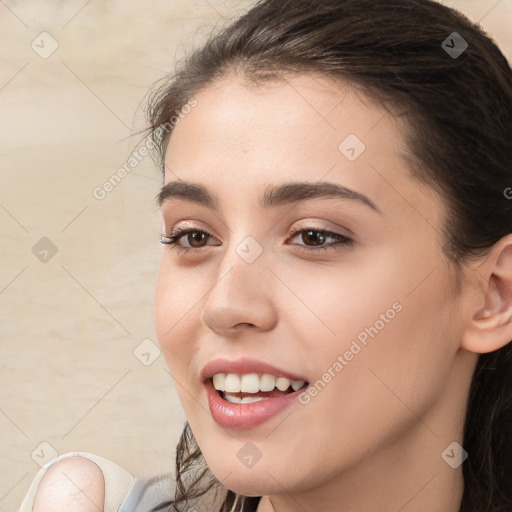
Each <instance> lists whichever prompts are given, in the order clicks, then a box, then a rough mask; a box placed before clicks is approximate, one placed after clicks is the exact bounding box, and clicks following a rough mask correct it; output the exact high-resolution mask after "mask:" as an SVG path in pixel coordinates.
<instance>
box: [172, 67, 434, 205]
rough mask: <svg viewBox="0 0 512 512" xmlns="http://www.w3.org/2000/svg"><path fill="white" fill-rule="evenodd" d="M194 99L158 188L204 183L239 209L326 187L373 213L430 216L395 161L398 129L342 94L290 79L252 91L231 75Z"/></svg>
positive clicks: (327, 84) (400, 150)
mask: <svg viewBox="0 0 512 512" xmlns="http://www.w3.org/2000/svg"><path fill="white" fill-rule="evenodd" d="M195 99H196V100H197V106H196V107H195V108H193V109H191V110H190V112H189V113H188V114H186V115H185V116H184V117H183V118H182V119H181V120H180V122H179V123H178V124H177V125H176V127H175V128H174V131H173V134H172V136H171V138H170V141H169V145H168V148H167V153H166V174H165V181H166V182H169V181H174V180H176V179H183V180H185V181H188V182H195V183H203V184H205V185H206V186H207V187H208V188H209V189H211V190H214V191H217V193H216V195H217V196H219V197H220V198H221V200H222V196H223V193H224V194H225V195H226V197H227V195H229V196H230V197H231V198H232V199H231V201H235V200H236V198H238V200H239V201H240V203H241V204H242V203H243V202H244V201H247V198H249V197H250V196H251V195H254V196H258V197H259V196H260V195H261V192H262V190H263V189H264V188H265V187H266V186H268V185H269V184H275V183H281V182H290V181H293V180H295V181H301V182H307V181H309V182H315V181H320V180H328V181H331V182H337V183H340V184H341V185H343V186H346V187H348V188H350V189H352V190H359V191H361V192H362V193H364V194H365V195H366V196H368V197H370V198H373V199H376V198H379V203H378V204H380V205H381V206H383V208H381V209H386V208H387V206H386V204H387V203H389V204H388V206H390V207H391V206H393V203H397V201H398V202H400V203H402V204H401V205H399V206H403V203H404V198H405V202H406V203H411V202H412V203H416V204H418V208H424V209H425V211H429V210H431V209H432V204H423V205H422V203H428V201H429V200H431V199H434V200H435V198H434V197H433V191H432V190H430V189H429V190H426V189H425V187H424V186H423V185H422V184H421V183H420V182H419V181H418V180H417V179H416V178H414V177H413V176H412V175H411V173H410V170H409V167H408V165H409V164H408V163H407V162H406V160H405V159H404V158H403V155H404V154H405V153H407V148H406V146H405V142H404V138H403V133H404V130H405V129H406V126H405V124H404V123H403V121H402V120H401V119H399V118H396V117H394V116H393V115H392V114H391V113H390V112H388V111H387V110H385V109H384V108H382V107H381V106H379V105H378V104H377V103H376V102H372V101H371V100H370V99H369V98H367V97H366V96H364V95H363V94H362V93H361V92H358V91H356V90H355V89H353V88H352V87H351V86H349V85H348V84H344V83H341V82H334V81H333V80H330V79H328V78H325V77H319V76H314V75H295V76H291V77H288V78H286V79H283V80H280V81H278V82H269V83H264V84H262V85H259V86H257V87H255V86H253V85H248V84H247V82H246V81H245V80H243V78H241V77H239V76H236V75H230V76H227V77H225V78H224V79H222V80H221V81H219V82H217V83H215V84H214V85H211V86H208V87H207V88H205V89H203V90H202V91H201V92H199V93H198V94H197V95H196V96H195ZM233 198H234V199H233ZM374 202H377V201H374Z"/></svg>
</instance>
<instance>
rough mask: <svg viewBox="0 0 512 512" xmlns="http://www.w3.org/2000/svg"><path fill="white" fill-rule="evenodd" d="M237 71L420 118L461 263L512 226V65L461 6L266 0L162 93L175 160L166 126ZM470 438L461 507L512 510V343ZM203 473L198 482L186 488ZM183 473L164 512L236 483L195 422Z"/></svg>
mask: <svg viewBox="0 0 512 512" xmlns="http://www.w3.org/2000/svg"><path fill="white" fill-rule="evenodd" d="M454 32H456V33H457V35H455V34H454ZM454 37H455V38H458V37H461V38H462V39H463V40H464V41H465V42H466V43H467V45H468V46H467V48H466V49H465V50H464V51H463V52H462V53H461V54H459V55H457V54H455V53H454V52H451V51H450V48H453V47H454V46H455V42H454V41H455V40H454V39H453V38H454ZM450 38H451V39H450ZM462 39H457V41H458V42H457V45H459V42H461V41H462ZM444 41H448V45H447V44H446V43H443V42H444ZM459 47H460V45H459ZM233 71H237V72H239V74H240V75H241V76H243V77H244V78H245V79H246V80H247V81H248V83H251V84H258V83H264V82H265V81H269V80H281V79H283V78H284V77H285V76H287V75H288V74H293V73H309V72H311V73H315V74H321V75H324V76H328V77H332V78H334V79H338V80H340V81H341V82H343V83H348V84H351V85H352V86H353V87H356V88H358V89H359V90H362V91H364V92H365V93H366V94H367V95H368V96H369V97H370V98H372V99H374V100H375V101H377V102H379V103H380V104H381V105H383V106H385V107H386V108H387V109H391V110H393V111H394V112H398V111H399V112H400V113H401V114H400V115H401V116H402V117H403V118H404V120H405V121H406V122H407V126H408V130H407V133H406V134H405V138H406V143H407V147H408V149H409V153H410V157H411V158H410V164H411V165H410V167H411V171H412V172H413V174H414V175H415V176H416V177H417V178H418V179H419V180H421V181H422V182H424V183H426V184H428V185H429V186H431V187H432V188H434V189H435V190H436V191H437V192H438V193H439V194H440V195H441V196H442V197H443V198H444V200H445V203H446V206H447V208H448V211H449V215H448V218H447V219H446V222H445V230H444V233H443V235H444V236H443V239H444V250H445V252H446V254H447V256H448V257H449V258H450V260H451V261H453V262H454V263H455V265H456V267H457V268H459V267H460V265H461V264H462V263H463V262H465V261H468V260H470V259H471V258H472V257H474V256H480V255H483V254H485V252H486V251H487V250H488V249H489V248H490V247H491V246H492V245H494V244H495V243H496V242H497V241H498V240H500V239H501V238H502V237H503V236H505V235H507V234H509V233H511V232H512V200H508V199H507V197H506V196H507V194H506V192H505V191H506V190H510V187H512V144H511V134H512V71H511V68H510V65H509V63H508V62H507V60H506V58H505V57H504V56H503V54H502V53H501V52H500V50H499V49H498V47H497V46H496V45H495V43H494V42H493V41H492V39H491V38H490V37H489V36H487V35H486V34H485V33H484V31H483V30H482V29H481V28H480V27H479V26H477V25H475V24H473V23H472V22H470V21H469V20H468V19H467V18H466V17H465V16H463V15H462V14H461V13H459V12H457V11H455V10H453V9H450V8H448V7H445V6H443V5H441V4H439V3H437V2H434V1H431V0H263V1H260V2H257V3H256V4H255V6H254V7H253V8H252V9H250V10H249V11H248V12H247V13H246V14H245V15H243V16H241V17H240V18H239V19H237V20H235V21H234V22H233V23H231V24H230V25H229V26H227V27H226V28H224V29H222V30H221V31H219V32H218V33H216V34H214V35H212V36H211V37H210V38H209V39H208V40H207V41H206V43H204V45H203V46H202V47H201V48H199V49H198V50H196V51H195V52H193V53H192V54H191V55H190V56H189V57H188V58H187V59H186V60H185V61H184V62H182V63H181V65H180V66H179V67H177V69H176V72H175V73H174V74H173V75H172V76H170V77H167V78H165V80H164V83H163V85H160V86H159V88H158V89H157V90H156V91H155V92H154V93H153V94H152V96H151V99H150V105H149V109H148V117H149V124H150V128H149V130H150V136H151V137H152V139H153V142H154V144H155V146H156V148H157V150H158V152H159V157H160V160H159V162H160V164H161V165H162V166H163V160H164V156H165V150H166V147H167V143H168V141H169V137H170V136H171V135H172V130H167V131H165V130H162V129H161V126H162V125H165V123H168V121H169V119H170V118H171V117H172V116H173V115H175V112H176V111H179V110H180V108H181V107H182V106H183V105H185V104H186V103H187V102H188V101H189V99H190V98H192V97H194V96H195V95H196V94H197V93H198V92H199V91H201V90H202V89H204V88H206V87H208V86H209V85H210V84H213V83H214V82H217V81H219V80H221V79H222V78H223V77H225V76H226V75H227V74H228V73H231V72H233ZM162 169H163V167H162ZM463 442H464V448H465V449H466V450H467V451H468V453H469V458H468V459H467V460H466V462H464V465H463V474H464V482H465V486H464V493H463V498H462V503H461V508H460V512H510V511H511V510H512V344H510V343H509V344H508V345H506V346H505V347H503V348H501V349H500V350H497V351H495V352H492V353H488V354H483V355H480V356H479V360H478V364H477V368H476V370H475V374H474V376H473V380H472V384H471V389H470V396H469V402H468V409H467V414H466V423H465V430H464V441H463ZM190 471H192V472H193V473H194V474H195V478H192V480H191V481H190V482H189V483H188V484H187V485H185V483H184V480H183V476H184V474H185V473H188V472H190ZM176 477H177V486H176V495H175V496H174V499H173V500H169V501H168V502H166V503H163V504H162V505H160V506H159V507H157V508H156V509H154V510H157V509H163V508H165V507H172V510H180V509H179V508H178V506H179V505H180V504H186V503H187V502H188V501H189V500H192V499H194V498H198V497H199V498H200V497H201V495H203V494H204V493H205V492H206V491H207V490H209V489H213V488H216V489H217V490H222V489H223V488H222V485H221V484H220V482H218V481H217V480H216V479H215V477H214V476H213V475H212V473H211V472H210V470H209V468H208V467H207V465H206V463H205V461H204V458H203V456H202V454H201V451H200V449H199V447H198V446H197V443H196V441H195V439H194V437H193V434H192V432H191V431H190V427H189V425H188V423H187V424H186V427H185V430H184V432H183V435H182V438H181V440H180V443H179V445H178V449H177V457H176ZM224 490H226V489H224ZM258 500H259V498H244V497H242V496H239V497H237V496H236V495H235V494H234V493H233V492H231V491H228V492H227V494H226V496H225V500H224V504H223V505H222V507H221V511H222V512H228V511H249V510H256V507H257V503H258ZM235 501H236V504H235ZM234 504H235V505H234Z"/></svg>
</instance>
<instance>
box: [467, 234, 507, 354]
mask: <svg viewBox="0 0 512 512" xmlns="http://www.w3.org/2000/svg"><path fill="white" fill-rule="evenodd" d="M472 272H475V273H476V274H477V277H478V286H477V287H476V288H477V290H476V288H475V290H476V291H475V290H473V291H474V293H475V295H474V296H473V298H474V301H473V306H472V310H470V311H469V315H468V317H469V319H468V322H467V323H466V327H465V330H464V333H463V336H462V343H461V346H462V348H464V349H466V350H468V351H470V352H476V353H479V354H484V353H486V352H493V351H495V350H498V349H500V348H501V347H504V346H505V345H506V344H507V343H509V342H510V341H511V340H512V234H511V235H507V236H505V237H503V238H502V239H501V240H500V241H499V242H497V243H496V244H495V245H494V246H493V248H492V249H491V251H490V253H489V254H488V255H487V257H486V259H485V261H484V263H483V264H482V265H480V266H479V267H478V268H477V269H476V270H473V271H472Z"/></svg>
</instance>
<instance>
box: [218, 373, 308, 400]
mask: <svg viewBox="0 0 512 512" xmlns="http://www.w3.org/2000/svg"><path fill="white" fill-rule="evenodd" d="M211 382H212V385H213V387H214V388H215V390H216V391H217V393H218V395H219V396H220V398H222V399H223V400H226V401H228V402H230V403H233V404H252V403H255V402H261V401H263V400H269V399H272V398H279V397H283V396H286V395H289V394H292V393H294V392H296V391H299V390H302V389H303V388H306V387H307V386H308V383H307V381H305V380H291V379H288V378H287V377H276V376H275V375H271V374H269V373H264V374H262V375H260V374H257V373H246V374H242V375H239V374H236V373H228V374H225V373H216V374H215V375H214V376H213V377H212V378H211Z"/></svg>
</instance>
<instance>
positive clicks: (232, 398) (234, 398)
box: [224, 395, 242, 404]
mask: <svg viewBox="0 0 512 512" xmlns="http://www.w3.org/2000/svg"><path fill="white" fill-rule="evenodd" d="M224 398H225V399H226V400H227V401H228V402H232V403H234V404H241V403H242V399H241V398H240V397H238V396H234V395H225V396H224Z"/></svg>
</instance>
